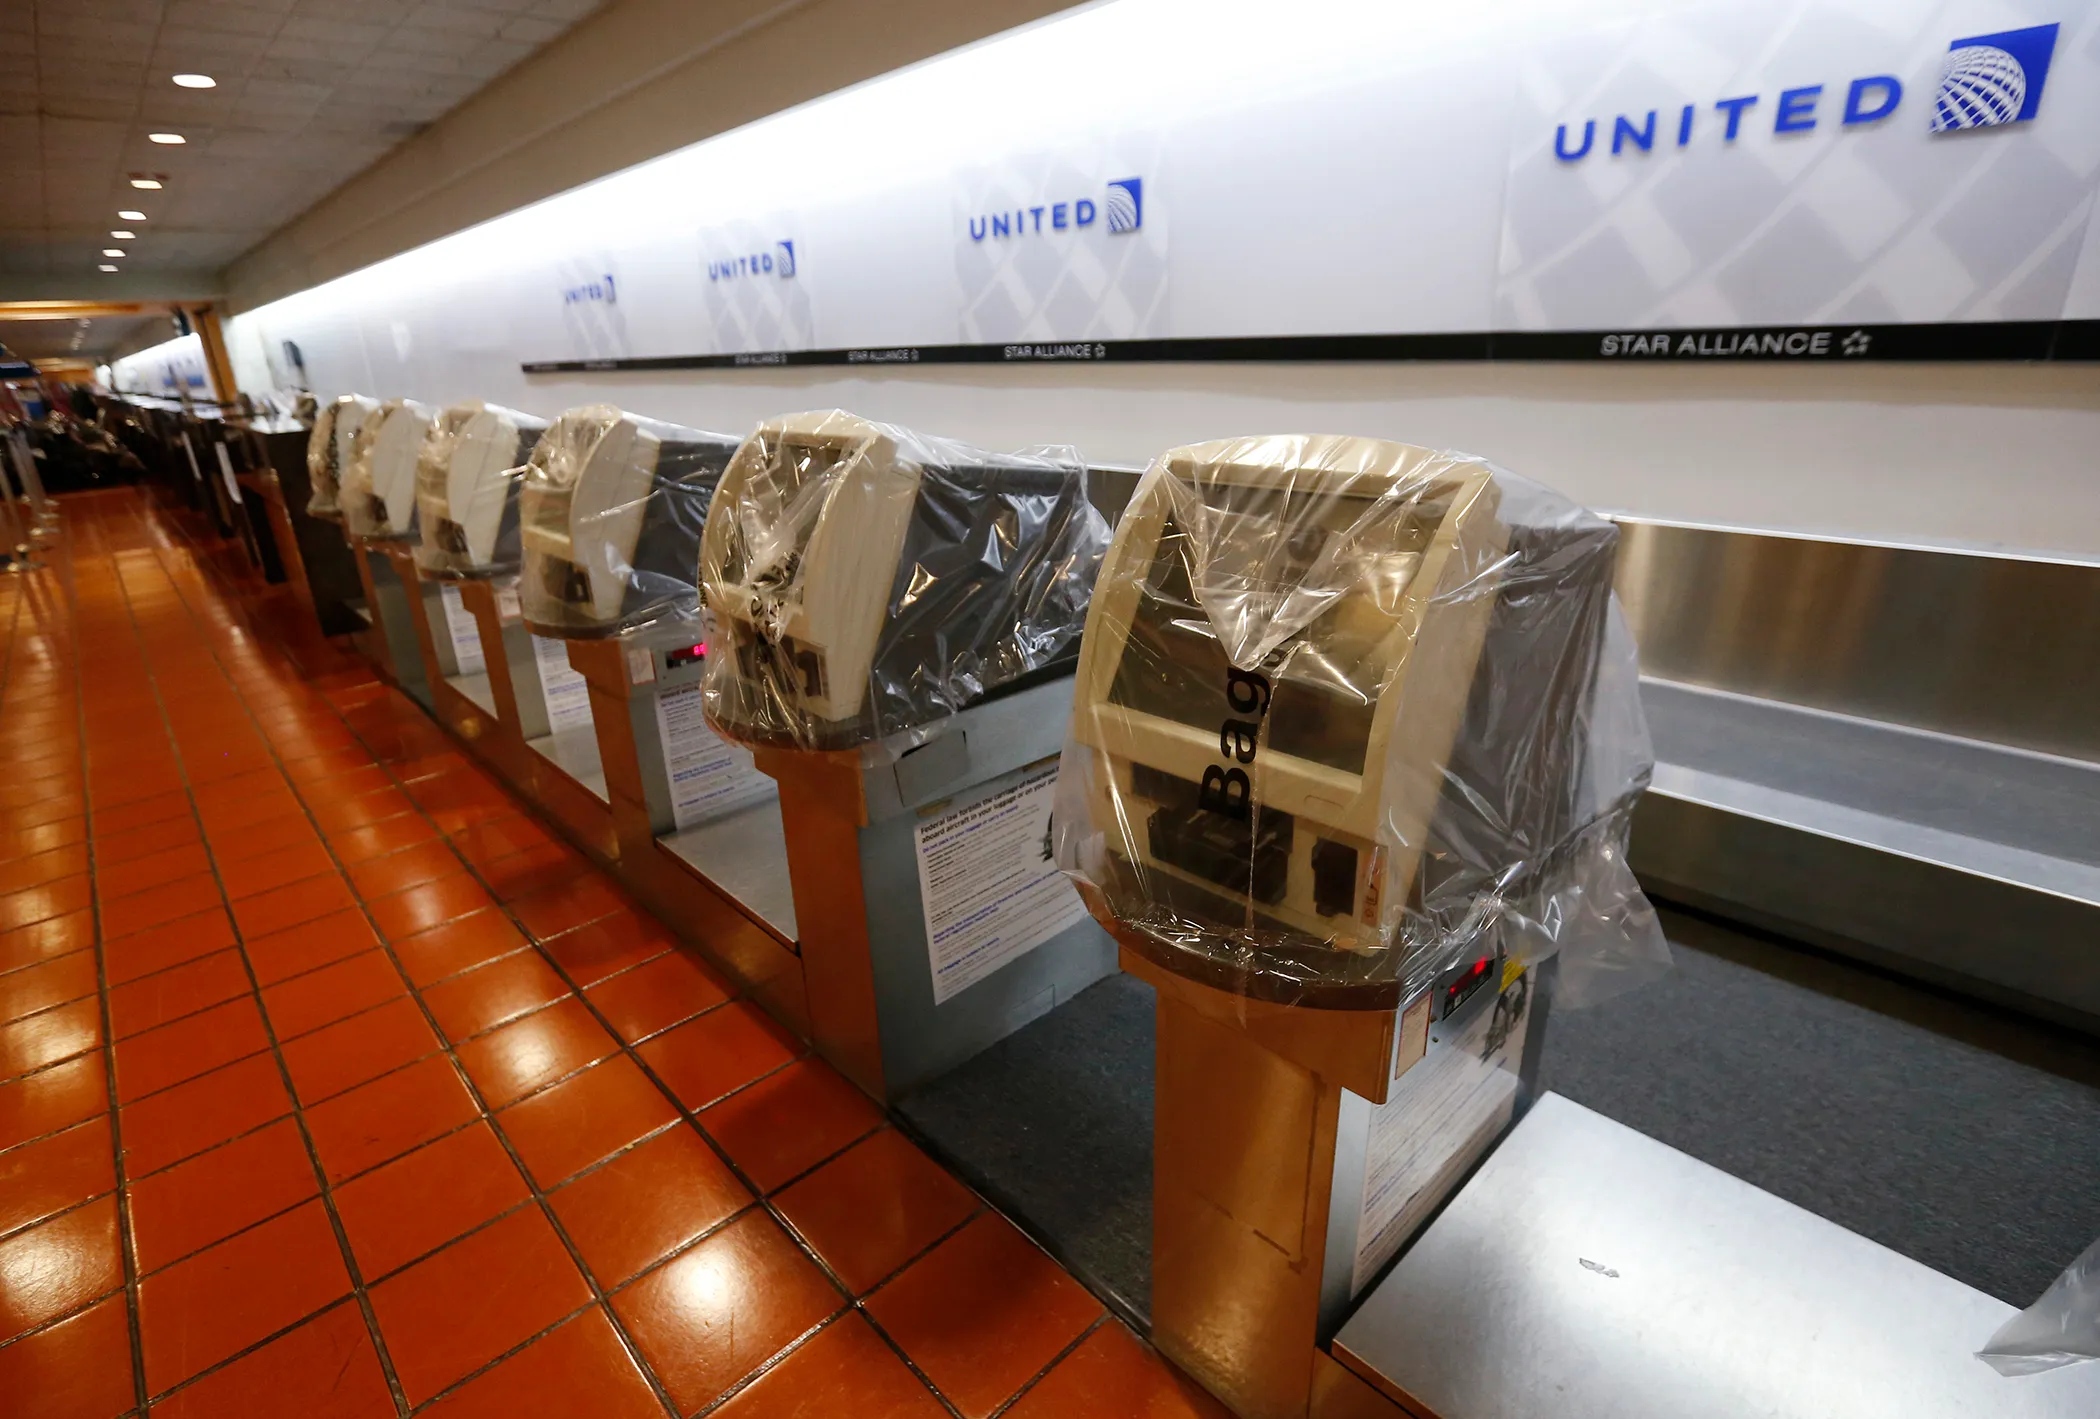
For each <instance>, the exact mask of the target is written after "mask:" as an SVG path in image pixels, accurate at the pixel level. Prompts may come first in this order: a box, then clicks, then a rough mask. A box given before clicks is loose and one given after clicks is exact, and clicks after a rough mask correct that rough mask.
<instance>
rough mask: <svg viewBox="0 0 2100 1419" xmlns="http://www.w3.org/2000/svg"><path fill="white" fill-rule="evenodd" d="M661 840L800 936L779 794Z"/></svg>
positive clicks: (762, 915)
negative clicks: (796, 931)
mask: <svg viewBox="0 0 2100 1419" xmlns="http://www.w3.org/2000/svg"><path fill="white" fill-rule="evenodd" d="M657 842H658V843H659V844H660V845H661V846H662V847H663V848H664V850H665V851H667V852H670V853H672V854H674V855H676V856H677V857H679V858H680V859H682V860H683V861H684V862H686V863H687V864H688V865H689V866H691V867H692V869H693V870H694V871H695V872H697V873H699V874H700V875H701V876H702V877H705V878H706V879H707V880H708V881H709V882H712V883H713V884H714V885H715V886H716V887H718V888H720V889H721V890H722V891H723V892H724V893H726V894H727V895H729V896H730V897H733V898H734V899H735V900H736V901H737V902H738V903H739V904H740V905H741V906H742V907H743V908H744V910H746V911H748V912H750V913H751V914H752V915H754V916H756V917H757V918H758V919H759V920H760V921H762V922H764V923H765V924H766V925H768V926H770V927H772V928H773V929H774V930H775V931H777V932H779V933H780V934H781V935H782V936H784V937H786V938H787V939H788V940H789V941H794V940H797V939H798V938H797V936H796V933H795V893H794V889H793V887H792V886H791V884H790V883H789V881H788V856H787V833H786V830H785V829H784V828H783V827H782V826H781V821H780V800H779V798H777V797H768V798H766V799H765V800H763V801H762V802H759V803H754V804H752V805H750V806H749V807H748V808H739V809H738V810H737V811H736V812H734V813H730V814H728V815H727V816H725V817H721V818H717V819H715V820H714V821H713V822H711V823H702V824H700V825H699V826H698V827H692V828H687V829H686V830H685V831H684V832H682V833H671V834H668V835H666V836H664V837H661V838H658V839H657Z"/></svg>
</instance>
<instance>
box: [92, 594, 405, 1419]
mask: <svg viewBox="0 0 2100 1419" xmlns="http://www.w3.org/2000/svg"><path fill="white" fill-rule="evenodd" d="M154 563H155V566H156V568H157V569H158V572H159V575H160V576H161V577H163V578H165V579H167V580H168V581H170V583H171V584H172V582H173V577H172V576H171V575H170V574H169V572H168V570H167V568H166V566H165V564H163V563H161V562H160V559H159V557H158V556H155V558H154ZM120 581H121V578H120ZM125 595H126V607H127V609H129V605H130V602H129V590H128V588H127V589H126V592H125ZM177 609H180V610H181V611H182V612H183V614H185V615H189V616H190V617H191V619H192V620H194V619H195V614H194V612H193V611H191V610H190V608H189V607H188V605H187V603H185V602H184V601H183V600H182V597H181V595H180V591H179V589H178V590H177V594H176V597H175V605H174V606H172V607H170V608H169V613H170V614H171V615H172V614H174V612H175V611H176V610H177ZM132 625H133V628H134V634H136V630H137V625H138V621H137V616H136V613H133V617H132ZM141 644H142V645H143V642H142V643H141ZM205 649H206V653H207V654H209V655H211V659H212V662H213V664H215V665H216V664H217V663H218V658H217V655H216V654H215V653H213V652H212V650H211V648H210V647H209V645H207V646H206V647H205ZM147 673H148V676H149V680H150V682H151V684H152V686H153V697H154V701H155V703H156V704H158V705H160V707H161V716H162V719H163V720H164V721H166V722H168V723H169V726H170V729H171V731H172V728H173V722H172V721H171V720H168V715H167V709H166V705H165V703H164V702H163V701H162V700H161V697H160V685H159V675H158V673H157V672H156V671H154V669H153V667H152V665H151V664H150V663H149V664H148V666H147ZM220 673H221V675H222V676H223V675H224V668H223V667H220ZM170 739H171V740H173V739H174V736H173V734H172V732H171V733H170ZM174 747H175V751H176V758H177V767H178V772H179V773H180V775H181V777H182V779H183V785H184V790H185V792H188V793H189V796H190V811H191V812H192V813H193V814H195V815H196V818H197V829H198V832H199V833H200V834H205V841H206V843H207V844H209V842H210V837H209V835H208V833H206V829H205V824H204V818H203V813H202V810H201V808H200V807H199V805H198V803H197V796H196V793H195V790H194V788H192V787H191V784H190V778H189V766H188V759H187V756H186V755H185V753H184V751H183V747H182V744H181V743H180V741H175V743H174ZM207 851H208V850H207ZM211 871H212V880H213V881H214V882H215V883H217V884H218V887H219V894H220V897H221V899H222V900H223V901H225V902H226V911H227V918H228V920H229V921H230V922H231V923H232V930H233V934H234V941H235V944H236V946H237V947H238V948H239V950H240V953H241V966H242V969H243V970H244V971H245V972H246V973H247V976H248V983H249V990H250V993H251V998H252V999H253V1000H254V1002H255V1011H256V1014H257V1015H258V1016H260V1017H261V1020H262V1028H263V1034H264V1038H265V1039H267V1040H268V1041H269V1049H270V1054H271V1056H272V1058H273V1059H274V1061H275V1063H276V1065H277V1074H278V1079H279V1081H280V1082H281V1083H282V1084H283V1086H284V1091H285V1097H286V1099H287V1101H288V1102H289V1103H290V1104H291V1106H292V1118H293V1119H294V1120H296V1122H297V1125H298V1129H299V1137H300V1141H301V1142H302V1143H304V1144H305V1147H306V1158H307V1163H308V1165H309V1166H310V1167H312V1169H313V1170H314V1179H315V1181H316V1183H317V1184H318V1185H319V1187H320V1190H321V1192H320V1199H321V1207H322V1210H323V1211H324V1213H325V1214H326V1215H327V1218H328V1225H329V1227H330V1228H331V1229H332V1230H333V1231H334V1233H335V1240H336V1246H337V1248H338V1249H339V1250H340V1251H341V1253H342V1258H343V1264H344V1267H345V1270H346V1272H347V1274H348V1277H349V1281H350V1286H351V1294H352V1295H353V1296H354V1297H355V1298H356V1300H357V1306H358V1309H359V1311H360V1312H361V1313H362V1314H363V1317H364V1321H365V1328H366V1330H367V1332H368V1333H369V1334H370V1336H371V1339H372V1345H373V1348H374V1349H375V1350H376V1351H377V1353H378V1356H379V1364H380V1368H381V1370H382V1372H383V1373H384V1374H385V1376H386V1382H387V1388H388V1389H389V1391H391V1393H392V1394H393V1397H394V1405H395V1410H396V1413H397V1414H401V1415H405V1414H406V1413H407V1412H408V1402H407V1399H406V1397H405V1396H404V1394H403V1392H402V1388H401V1379H400V1376H399V1375H397V1374H396V1373H395V1372H394V1361H393V1357H392V1355H391V1354H389V1353H388V1350H387V1347H386V1339H385V1337H384V1336H382V1335H381V1334H380V1332H379V1320H378V1317H377V1316H376V1315H375V1314H374V1313H373V1311H372V1302H371V1298H370V1297H369V1296H367V1295H366V1294H365V1288H364V1282H363V1279H362V1277H361V1275H360V1273H359V1271H358V1265H357V1257H356V1255H355V1254H354V1253H353V1252H352V1251H351V1249H350V1237H349V1234H348V1232H346V1231H345V1230H344V1227H343V1219H342V1217H341V1216H340V1215H339V1214H338V1213H337V1211H336V1207H335V1197H334V1194H333V1192H332V1191H331V1190H330V1187H329V1182H328V1172H327V1170H326V1169H325V1168H323V1167H322V1166H321V1155H320V1151H319V1150H318V1149H317V1148H316V1147H315V1146H314V1139H313V1133H312V1131H311V1130H310V1129H309V1128H308V1127H307V1123H306V1117H305V1115H304V1114H303V1113H301V1112H300V1110H299V1095H298V1092H297V1090H296V1089H295V1088H294V1087H293V1084H292V1075H291V1070H290V1069H289V1068H288V1067H287V1066H286V1064H285V1062H284V1052H283V1050H282V1048H281V1047H280V1046H279V1044H278V1042H277V1034H276V1031H275V1030H274V1029H273V1028H272V1026H271V1024H270V1017H269V1012H268V1011H267V1010H265V1009H264V1008H263V1000H262V986H261V984H260V982H259V981H258V979H257V977H256V974H255V964H254V962H253V961H251V960H250V959H249V958H248V948H247V938H246V935H245V933H243V932H242V930H241V926H240V922H239V921H237V920H234V919H233V911H232V903H231V899H230V898H227V897H226V895H225V893H226V884H225V882H224V881H223V880H222V879H221V878H220V877H219V870H218V862H217V859H212V869H211ZM264 1343H267V1342H264ZM254 1348H255V1347H254V1346H250V1347H247V1349H245V1350H244V1351H243V1352H242V1353H243V1354H246V1353H250V1352H252V1351H253V1349H254ZM231 1358H233V1357H229V1359H231ZM143 1368H144V1366H143V1352H141V1365H140V1369H141V1378H140V1388H141V1390H143V1389H144V1388H145V1380H144V1377H143Z"/></svg>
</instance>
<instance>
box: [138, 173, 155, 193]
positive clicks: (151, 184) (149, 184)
mask: <svg viewBox="0 0 2100 1419" xmlns="http://www.w3.org/2000/svg"><path fill="white" fill-rule="evenodd" d="M131 185H132V186H133V187H141V188H144V189H145V190H146V191H148V192H158V191H160V187H161V178H160V176H159V175H158V174H154V175H148V174H146V173H142V172H135V173H133V174H132V175H131Z"/></svg>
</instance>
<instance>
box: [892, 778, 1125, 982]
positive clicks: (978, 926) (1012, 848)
mask: <svg viewBox="0 0 2100 1419" xmlns="http://www.w3.org/2000/svg"><path fill="white" fill-rule="evenodd" d="M1056 788H1057V767H1056V765H1054V764H1053V765H1051V766H1050V767H1048V768H1045V769H1040V770H1038V771H1036V772H1035V773H1033V774H1030V775H1029V776H1028V777H1027V778H1024V779H1022V780H1021V781H1020V782H1019V783H1016V784H1013V785H1011V786H1009V787H1007V788H1003V789H1000V790H999V791H998V792H996V793H993V794H991V795H989V796H988V797H985V798H981V799H978V800H976V801H975V802H972V803H968V804H965V805H963V806H962V807H959V808H953V809H950V810H949V811H947V812H945V813H942V814H940V815H939V816H938V817H934V818H929V819H928V820H926V821H925V822H923V823H921V824H919V826H918V828H917V829H916V830H915V839H916V843H915V845H916V848H917V857H918V865H919V901H920V904H921V907H922V908H923V910H924V912H925V915H926V949H927V951H928V953H929V955H930V956H931V958H932V964H933V999H934V1003H935V1004H937V1005H938V1004H943V1003H945V1002H946V1001H948V1000H950V999H951V998H953V997H954V996H956V995H958V994H960V993H961V992H963V991H964V990H967V989H968V988H969V987H970V986H972V985H974V984H976V983H977V982H978V981H981V980H983V979H984V978H985V977H986V976H988V975H990V974H991V973H992V972H994V971H996V970H998V969H999V968H1000V967H1001V966H1003V965H1005V964H1006V963H1007V962H1009V961H1012V960H1014V959H1016V958H1018V957H1021V956H1025V955H1027V954H1028V953H1029V952H1030V951H1033V950H1034V949H1035V948H1036V947H1038V946H1040V945H1042V944H1043V943H1044V942H1045V941H1048V940H1050V939H1051V938H1052V937H1054V936H1056V935H1057V934H1058V933H1059V932H1061V931H1064V930H1065V929H1066V928H1067V927H1070V926H1072V925H1074V924H1075V923H1077V922H1079V921H1080V920H1082V919H1083V918H1084V917H1085V916H1086V905H1085V904H1084V903H1083V902H1081V901H1080V899H1079V893H1078V892H1077V891H1076V890H1074V888H1073V887H1072V884H1071V883H1070V882H1068V881H1066V880H1065V876H1064V874H1063V873H1062V872H1059V871H1058V870H1057V863H1056V861H1055V860H1054V858H1053V856H1052V854H1051V851H1050V803H1051V800H1052V799H1053V798H1054V797H1055V796H1056Z"/></svg>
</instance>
